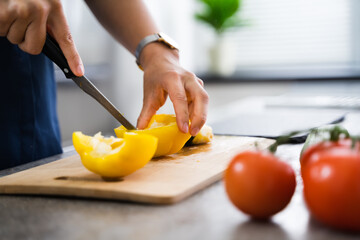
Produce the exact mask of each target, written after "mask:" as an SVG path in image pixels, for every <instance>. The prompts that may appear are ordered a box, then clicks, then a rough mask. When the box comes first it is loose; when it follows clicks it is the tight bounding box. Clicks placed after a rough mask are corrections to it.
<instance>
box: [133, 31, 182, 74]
mask: <svg viewBox="0 0 360 240" xmlns="http://www.w3.org/2000/svg"><path fill="white" fill-rule="evenodd" d="M152 42H160V43H163V44H165V45H166V46H167V47H169V48H171V49H177V50H179V47H178V44H177V43H176V42H175V41H174V40H173V39H172V38H170V37H169V36H168V35H166V34H165V33H162V32H159V33H155V34H152V35H149V36H146V37H144V38H143V39H142V40H141V41H140V43H139V44H138V45H137V47H136V50H135V57H136V64H137V65H138V66H139V68H140V69H141V70H143V69H142V67H141V65H140V61H139V60H140V59H139V58H140V54H141V51H142V50H143V49H144V47H145V46H146V45H148V44H149V43H152Z"/></svg>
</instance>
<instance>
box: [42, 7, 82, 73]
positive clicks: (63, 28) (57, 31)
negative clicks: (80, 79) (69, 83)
mask: <svg viewBox="0 0 360 240" xmlns="http://www.w3.org/2000/svg"><path fill="white" fill-rule="evenodd" d="M50 15H51V14H50ZM48 29H49V32H50V33H51V35H52V37H54V38H55V40H56V41H57V42H58V43H59V46H60V48H61V50H62V51H63V53H64V55H65V58H66V60H67V61H68V64H69V67H70V69H71V71H72V72H73V73H74V74H75V75H76V76H82V75H84V65H83V63H82V60H81V58H80V55H79V53H78V51H77V49H76V47H75V43H74V40H73V38H72V36H71V33H70V28H69V25H68V23H67V21H66V18H65V15H64V12H63V10H62V8H60V9H58V10H57V11H56V12H55V13H53V14H52V16H51V18H50V17H49V19H48Z"/></svg>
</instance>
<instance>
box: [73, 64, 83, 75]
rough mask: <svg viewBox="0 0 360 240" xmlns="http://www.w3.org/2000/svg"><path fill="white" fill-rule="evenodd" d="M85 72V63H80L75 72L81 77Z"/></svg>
mask: <svg viewBox="0 0 360 240" xmlns="http://www.w3.org/2000/svg"><path fill="white" fill-rule="evenodd" d="M84 73H85V70H84V65H83V64H79V65H78V66H77V67H76V73H75V75H76V76H79V77H81V76H83V75H84Z"/></svg>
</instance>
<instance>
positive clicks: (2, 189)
mask: <svg viewBox="0 0 360 240" xmlns="http://www.w3.org/2000/svg"><path fill="white" fill-rule="evenodd" d="M222 176H223V172H221V173H219V174H216V175H214V176H213V177H211V178H209V179H206V180H205V181H203V182H200V183H198V184H197V185H196V186H194V187H193V188H192V189H189V190H187V191H182V192H180V193H178V194H174V195H161V196H159V195H153V196H149V195H142V194H136V193H131V194H130V195H129V193H123V192H113V191H108V190H94V191H90V192H89V191H88V189H86V190H84V189H82V188H76V189H75V190H77V191H75V192H74V191H73V190H74V188H73V189H69V188H67V187H57V188H53V187H50V186H42V185H31V186H24V185H22V186H17V185H0V195H29V196H32V195H33V196H38V195H39V196H40V195H41V196H63V197H69V198H71V197H75V198H80V199H107V200H113V201H119V202H124V201H125V202H126V201H129V202H137V203H148V204H158V205H166V204H168V205H171V204H175V203H178V202H180V201H182V200H184V199H185V198H187V197H189V196H191V195H193V194H194V193H196V192H199V191H200V190H202V189H204V188H205V187H207V186H210V185H212V184H214V183H216V182H218V181H220V180H221V179H222ZM98 193H101V196H99V195H98Z"/></svg>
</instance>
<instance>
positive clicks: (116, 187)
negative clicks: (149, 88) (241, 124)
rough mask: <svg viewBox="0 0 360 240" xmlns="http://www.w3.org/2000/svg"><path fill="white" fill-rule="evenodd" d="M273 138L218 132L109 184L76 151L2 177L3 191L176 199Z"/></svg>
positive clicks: (160, 200)
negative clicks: (210, 139) (241, 154)
mask: <svg viewBox="0 0 360 240" xmlns="http://www.w3.org/2000/svg"><path fill="white" fill-rule="evenodd" d="M255 142H257V143H258V145H259V148H265V147H267V146H269V145H270V144H271V143H272V142H273V140H269V139H261V138H249V137H236V136H215V137H214V140H213V142H212V143H210V144H205V145H198V146H191V147H186V148H184V149H182V150H181V151H180V152H179V153H177V154H173V155H170V156H164V157H159V158H154V159H153V160H152V161H150V162H149V163H148V164H147V165H146V166H145V167H144V168H142V169H140V170H138V171H136V172H135V173H133V174H131V175H129V176H126V177H124V178H123V179H121V180H120V181H115V182H106V181H104V180H102V179H101V177H100V176H98V175H96V174H94V173H91V172H89V171H88V170H87V169H85V167H83V165H82V163H81V161H80V157H79V156H78V155H74V156H71V157H67V158H64V159H61V160H58V161H55V162H51V163H48V164H44V165H42V166H38V167H35V168H31V169H28V170H25V171H22V172H18V173H15V174H11V175H8V176H5V177H2V178H0V193H1V194H35V195H38V194H39V195H62V196H75V197H88V198H104V199H114V200H125V201H134V202H143V203H154V204H171V203H176V202H178V201H180V200H182V199H184V198H186V197H188V196H190V195H191V194H193V193H195V192H197V191H199V190H201V189H203V188H205V187H206V186H209V185H210V184H212V183H214V182H216V181H218V180H220V179H221V178H222V174H223V171H224V170H225V169H226V166H227V164H228V163H229V161H230V160H231V158H232V157H233V156H234V155H235V154H236V153H239V152H241V151H244V150H249V149H254V144H255Z"/></svg>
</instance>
